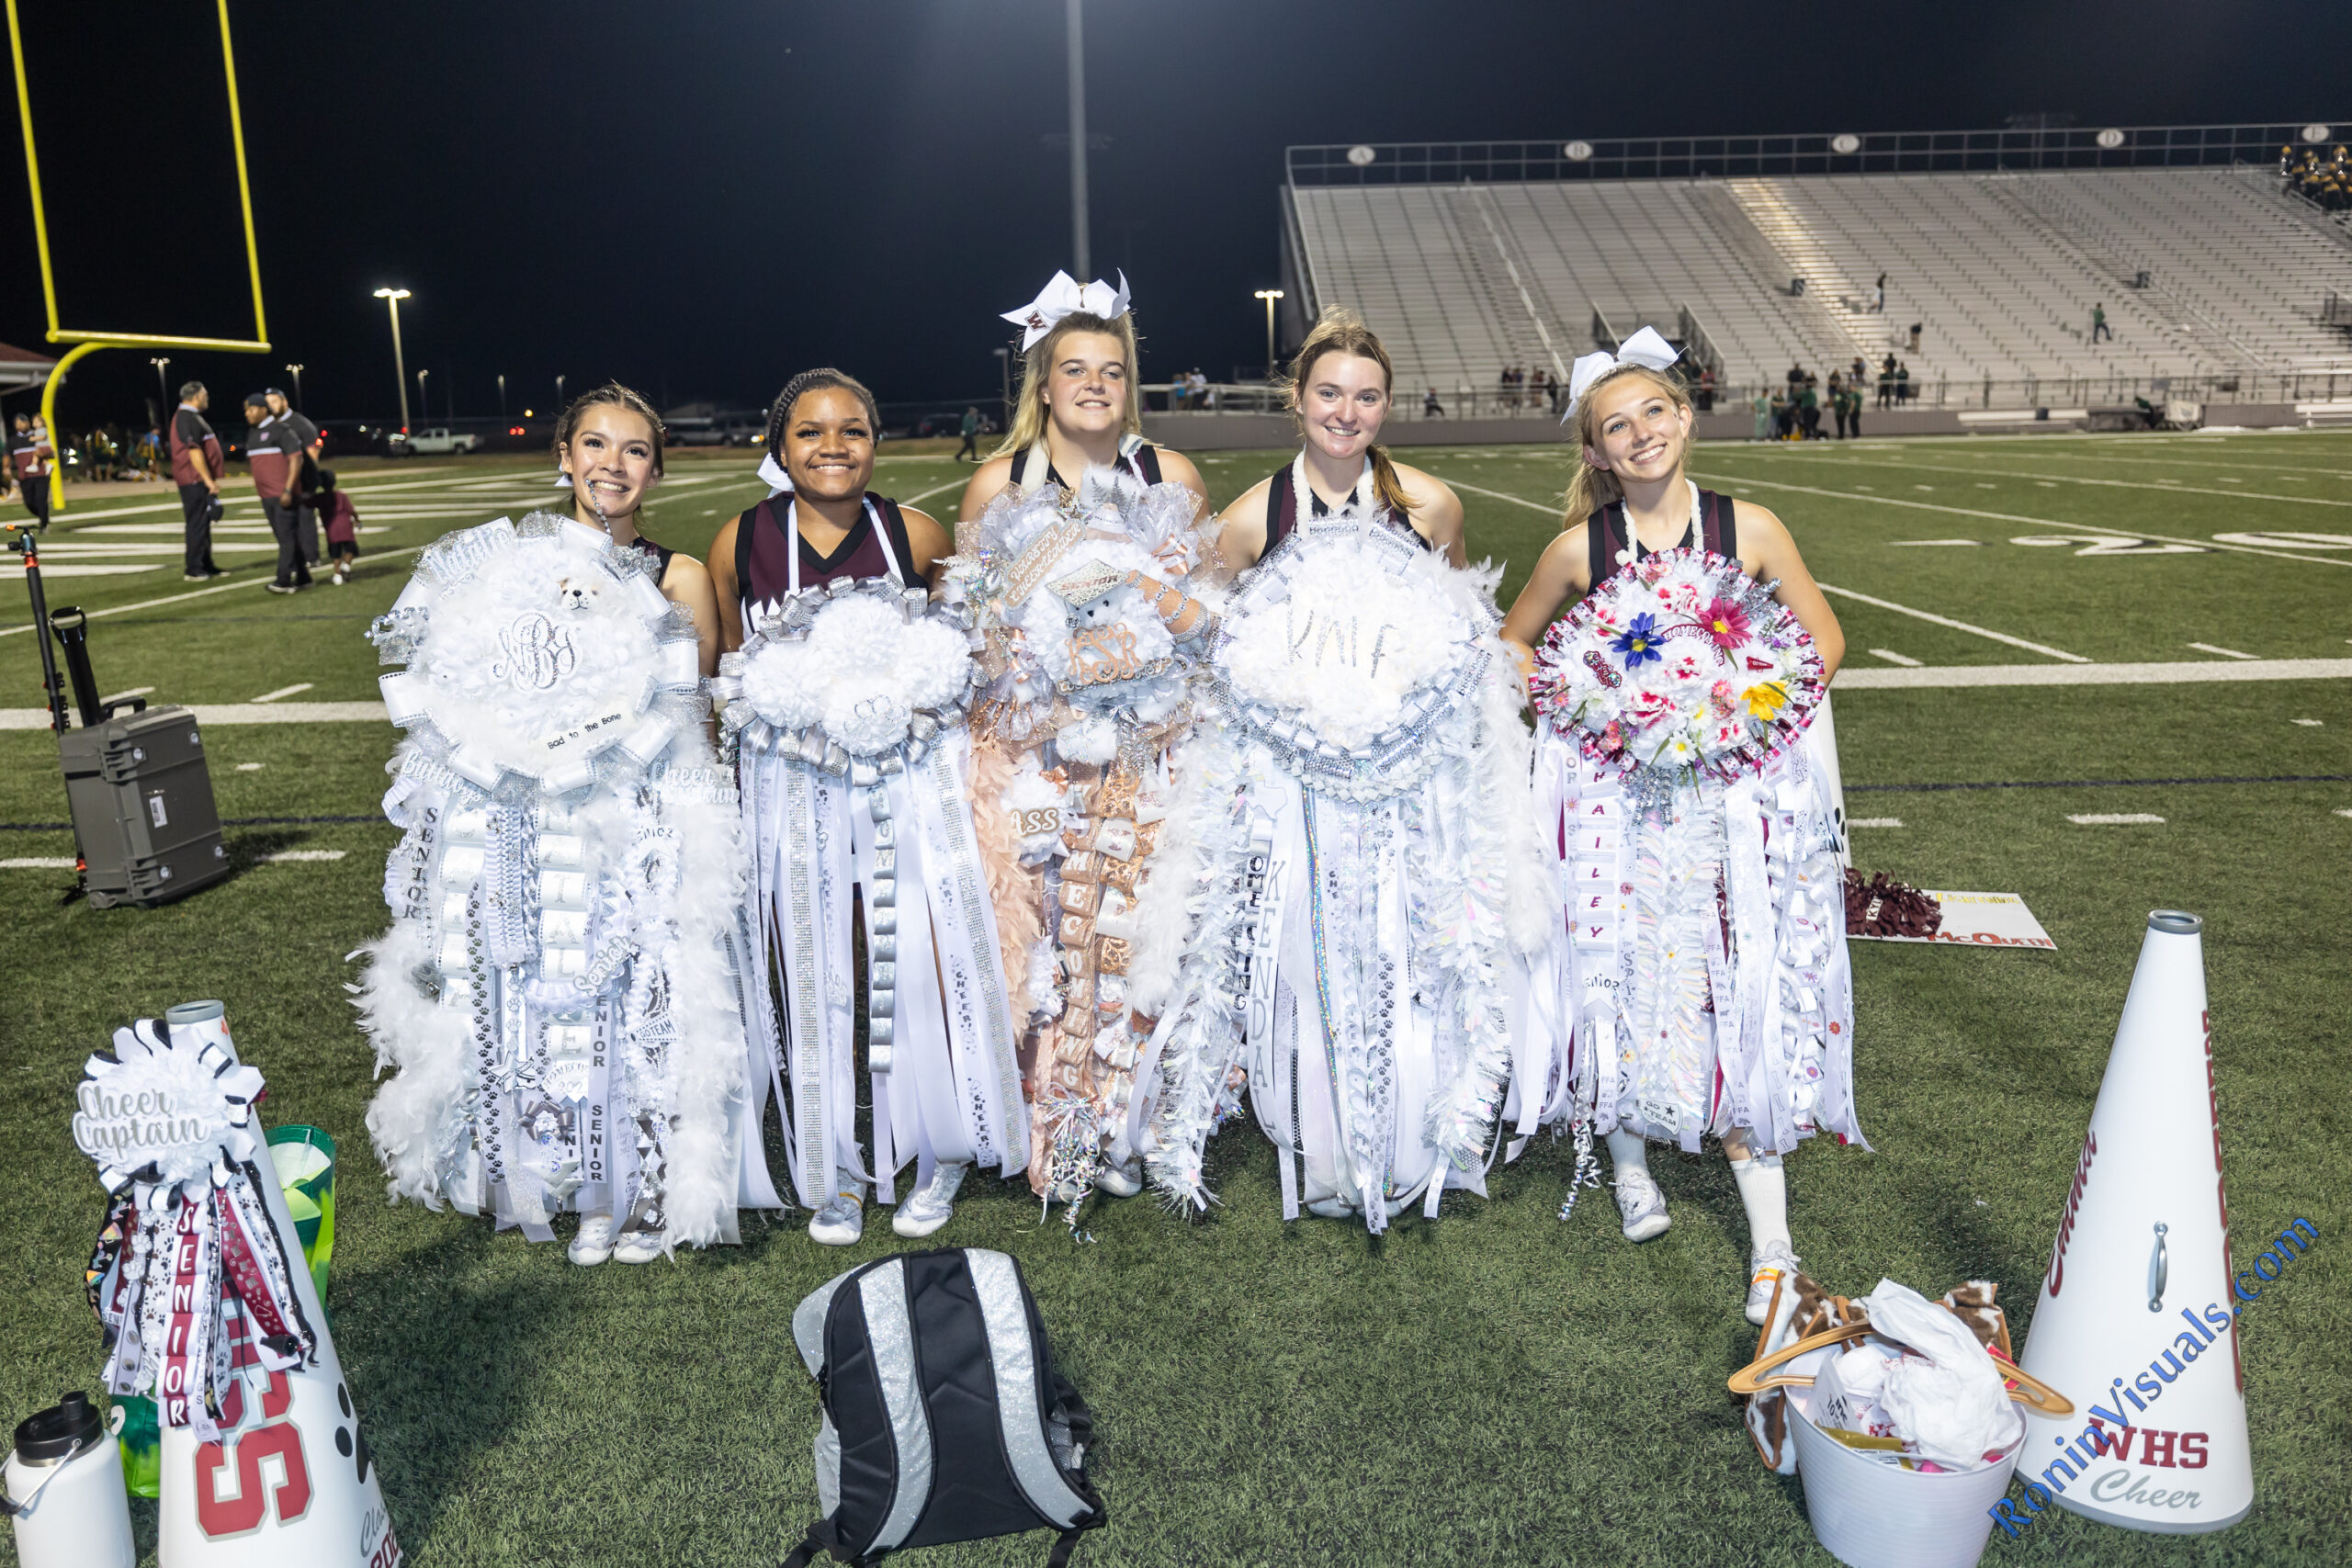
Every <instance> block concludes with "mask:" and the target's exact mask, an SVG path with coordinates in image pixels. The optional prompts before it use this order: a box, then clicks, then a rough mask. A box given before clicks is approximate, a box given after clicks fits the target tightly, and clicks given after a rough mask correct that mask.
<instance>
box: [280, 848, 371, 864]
mask: <svg viewBox="0 0 2352 1568" xmlns="http://www.w3.org/2000/svg"><path fill="white" fill-rule="evenodd" d="M349 853H350V851H349V850H280V851H278V852H277V853H276V854H267V855H264V856H262V857H261V859H262V863H263V864H265V865H282V864H284V863H287V862H288V861H322V860H341V859H342V858H343V857H344V856H345V855H347V854H349Z"/></svg>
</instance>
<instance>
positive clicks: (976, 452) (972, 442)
mask: <svg viewBox="0 0 2352 1568" xmlns="http://www.w3.org/2000/svg"><path fill="white" fill-rule="evenodd" d="M979 439H980V411H979V410H978V409H966V410H965V411H964V445H963V446H962V447H960V448H959V449H958V450H957V451H956V461H957V462H959V463H960V462H962V461H963V460H964V459H965V458H967V457H969V458H971V459H972V461H974V462H975V463H977V462H978V461H979V460H980V448H979Z"/></svg>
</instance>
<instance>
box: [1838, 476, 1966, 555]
mask: <svg viewBox="0 0 2352 1568" xmlns="http://www.w3.org/2000/svg"><path fill="white" fill-rule="evenodd" d="M1855 488H1856V489H1857V490H1859V489H1860V488H1861V487H1860V486H1859V485H1857V486H1856V487H1855ZM1984 542H1985V541H1984V540H1982V539H1889V540H1888V541H1887V543H1888V544H1889V545H1890V546H1893V547H1896V548H1910V549H1915V550H1919V549H1926V548H1927V547H1929V546H1931V545H1981V544H1983V543H1984Z"/></svg>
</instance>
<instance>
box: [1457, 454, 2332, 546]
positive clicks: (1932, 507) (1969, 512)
mask: <svg viewBox="0 0 2352 1568" xmlns="http://www.w3.org/2000/svg"><path fill="white" fill-rule="evenodd" d="M1733 477H1734V478H1736V479H1738V480H1739V482H1740V483H1742V484H1752V485H1761V486H1763V487H1764V488H1765V489H1767V490H1785V491H1794V492H1795V493H1797V494H1799V495H1819V496H1826V497H1827V498H1828V499H1830V500H1831V501H1860V502H1869V503H1870V504H1871V505H1873V506H1907V507H1910V508H1912V509H1913V510H1914V511H1917V512H1942V513H1949V514H1950V515H1951V516H1954V517H1985V518H1990V519H1991V520H1992V521H1994V522H1996V523H2025V524H2030V525H2032V526H2033V527H2036V528H2052V529H2056V530H2059V531H2060V532H2065V531H2067V530H2075V531H2078V532H2081V533H2086V534H2112V535H2114V536H2117V537H2119V538H2125V539H2164V540H2166V541H2168V542H2170V543H2173V544H2180V545H2196V546H2198V547H2200V548H2203V549H2209V550H2234V551H2237V552H2239V553H2240V554H2243V555H2250V556H2269V557H2272V558H2275V559H2278V560H2300V561H2317V562H2318V563H2319V564H2320V565H2322V566H2352V559H2346V558H2342V557H2337V558H2333V559H2331V558H2328V557H2326V556H2299V555H2290V553H2288V552H2287V551H2285V550H2266V549H2258V548H2256V547H2254V546H2252V545H2224V544H2221V543H2219V542H2217V541H2215V540H2211V539H2192V538H2182V537H2181V536H2179V535H2177V534H2151V533H2149V532H2148V531H2147V530H2146V529H2144V528H2109V527H2106V526H2104V525H2100V524H2097V523H2060V522H2056V521H2054V520H2052V519H2051V518H2048V517H2021V516H2019V515H2018V514H2017V513H2014V512H1979V511H1977V510H1975V509H1974V508H1973V507H1967V506H1945V505H1943V504H1941V503H1940V502H1933V501H1902V500H1898V499H1897V498H1895V497H1894V496H1891V495H1856V494H1854V493H1853V492H1851V491H1842V490H1824V489H1822V488H1821V487H1820V486H1818V485H1792V484H1789V483H1786V482H1784V481H1782V480H1780V479H1750V478H1749V477H1747V475H1745V474H1740V475H1736V476H1733ZM1447 482H1448V483H1453V481H1452V480H1448V481H1447ZM1454 488H1455V489H1456V490H1470V489H1473V488H1475V487H1473V486H1470V485H1464V484H1455V485H1454ZM1480 493H1481V494H1487V495H1491V494H1493V493H1494V492H1493V491H1481V492H1480ZM1503 499H1505V500H1516V499H1517V497H1514V496H1506V497H1504V498H1503ZM1524 504H1532V502H1531V503H1524ZM1539 510H1541V509H1539Z"/></svg>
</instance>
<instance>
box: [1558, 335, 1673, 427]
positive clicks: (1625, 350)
mask: <svg viewBox="0 0 2352 1568" xmlns="http://www.w3.org/2000/svg"><path fill="white" fill-rule="evenodd" d="M1681 357H1682V355H1681V352H1680V351H1679V350H1678V349H1677V348H1676V347H1675V346H1674V345H1673V344H1670V343H1668V342H1667V341H1666V339H1664V338H1662V337H1660V336H1658V333H1657V328H1656V327H1643V328H1642V329H1640V330H1639V331H1637V332H1636V333H1634V335H1633V336H1631V337H1629V338H1627V339H1626V340H1625V341H1624V342H1623V343H1621V344H1618V345H1617V352H1616V353H1614V354H1611V353H1610V352H1609V351H1608V350H1607V349H1601V350H1599V351H1597V352H1595V353H1592V354H1588V355H1584V356H1583V357H1581V358H1579V359H1578V360H1577V362H1576V363H1575V364H1574V365H1571V366H1569V367H1568V409H1567V412H1566V413H1564V414H1562V415H1561V416H1560V423H1562V424H1566V423H1567V422H1568V421H1569V420H1570V419H1572V418H1574V417H1575V416H1576V412H1577V404H1578V403H1581V402H1583V401H1584V394H1585V391H1586V389H1588V388H1589V387H1590V386H1591V385H1592V384H1593V383H1594V382H1595V381H1598V380H1600V378H1602V377H1603V376H1606V375H1608V374H1609V373H1610V372H1611V370H1614V369H1616V368H1617V367H1620V366H1623V365H1640V366H1644V367H1647V368H1649V369H1652V370H1664V369H1665V368H1667V367H1668V366H1670V365H1672V364H1673V363H1674V362H1675V361H1676V360H1678V359H1679V358H1681Z"/></svg>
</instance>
